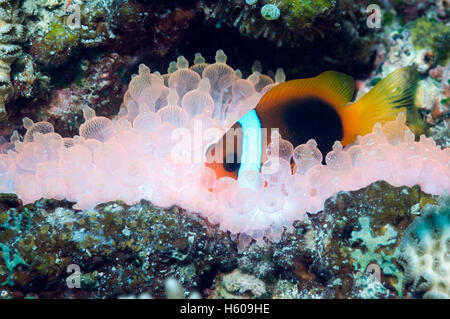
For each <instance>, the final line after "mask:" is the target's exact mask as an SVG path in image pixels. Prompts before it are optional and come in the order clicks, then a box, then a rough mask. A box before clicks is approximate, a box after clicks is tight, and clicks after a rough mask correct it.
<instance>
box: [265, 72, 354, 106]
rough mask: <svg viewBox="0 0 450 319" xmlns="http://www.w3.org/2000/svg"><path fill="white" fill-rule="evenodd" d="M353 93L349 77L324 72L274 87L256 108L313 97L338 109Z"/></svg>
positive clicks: (351, 80) (352, 84)
mask: <svg viewBox="0 0 450 319" xmlns="http://www.w3.org/2000/svg"><path fill="white" fill-rule="evenodd" d="M354 92H355V84H354V81H353V78H352V77H351V76H349V75H346V74H343V73H339V72H334V71H326V72H323V73H321V74H319V75H318V76H316V77H313V78H307V79H298V80H291V81H287V82H283V83H281V84H279V85H277V86H275V87H274V88H272V89H271V90H270V91H269V92H267V93H266V94H265V95H264V96H263V97H262V99H261V101H260V102H259V103H258V107H260V108H271V107H276V106H277V105H280V104H282V103H284V102H287V101H289V100H291V99H295V98H304V97H315V98H318V99H321V100H323V101H326V102H327V103H328V104H330V105H331V106H333V107H334V108H336V109H338V108H340V107H343V106H345V105H346V104H347V103H348V102H350V100H351V99H352V97H353V94H354Z"/></svg>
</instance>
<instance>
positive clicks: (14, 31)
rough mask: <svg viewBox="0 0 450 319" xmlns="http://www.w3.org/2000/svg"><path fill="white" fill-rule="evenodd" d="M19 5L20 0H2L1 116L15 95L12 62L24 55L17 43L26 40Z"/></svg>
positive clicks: (0, 18) (0, 51)
mask: <svg viewBox="0 0 450 319" xmlns="http://www.w3.org/2000/svg"><path fill="white" fill-rule="evenodd" d="M18 6H19V1H18V0H13V1H11V0H0V116H1V115H4V113H5V112H6V110H5V103H6V102H7V101H8V100H9V99H11V97H12V95H13V87H12V84H11V79H10V72H11V64H12V63H13V62H14V60H15V59H17V58H18V57H19V56H20V55H22V48H21V47H20V46H19V45H18V44H17V43H20V42H23V41H25V31H24V28H23V26H22V25H21V22H22V21H23V19H22V17H21V13H20V10H19V9H18Z"/></svg>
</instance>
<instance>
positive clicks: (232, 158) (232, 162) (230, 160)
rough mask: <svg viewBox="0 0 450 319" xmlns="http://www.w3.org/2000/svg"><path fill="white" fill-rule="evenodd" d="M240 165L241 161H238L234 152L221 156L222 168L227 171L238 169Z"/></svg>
mask: <svg viewBox="0 0 450 319" xmlns="http://www.w3.org/2000/svg"><path fill="white" fill-rule="evenodd" d="M240 166H241V163H239V162H238V157H237V154H236V153H232V154H227V155H226V156H225V157H224V158H223V168H224V169H225V170H226V171H227V172H230V173H231V172H235V171H237V170H238V169H239V167H240Z"/></svg>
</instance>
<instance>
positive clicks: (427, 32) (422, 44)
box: [411, 17, 450, 65]
mask: <svg viewBox="0 0 450 319" xmlns="http://www.w3.org/2000/svg"><path fill="white" fill-rule="evenodd" d="M411 41H412V43H413V45H414V47H415V48H416V49H431V50H433V52H434V54H435V57H436V61H437V63H439V64H443V65H444V64H447V63H448V62H449V60H450V28H449V27H448V26H447V25H446V24H445V23H444V22H439V21H437V20H435V19H428V18H426V17H421V18H419V19H417V20H416V21H414V24H413V26H412V27H411Z"/></svg>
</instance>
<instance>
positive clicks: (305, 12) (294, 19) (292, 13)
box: [277, 0, 336, 26]
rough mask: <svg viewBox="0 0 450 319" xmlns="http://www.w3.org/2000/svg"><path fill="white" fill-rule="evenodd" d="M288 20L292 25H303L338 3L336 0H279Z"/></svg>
mask: <svg viewBox="0 0 450 319" xmlns="http://www.w3.org/2000/svg"><path fill="white" fill-rule="evenodd" d="M277 5H278V7H279V8H280V10H281V12H282V14H283V13H284V14H285V15H286V16H285V19H286V22H287V23H288V24H289V25H292V26H296V25H297V26H302V25H305V24H307V23H311V22H313V21H314V19H315V18H316V17H318V16H320V15H322V14H325V13H326V12H327V11H329V10H331V9H333V8H334V7H335V5H336V1H335V0H317V1H313V0H280V1H277Z"/></svg>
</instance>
